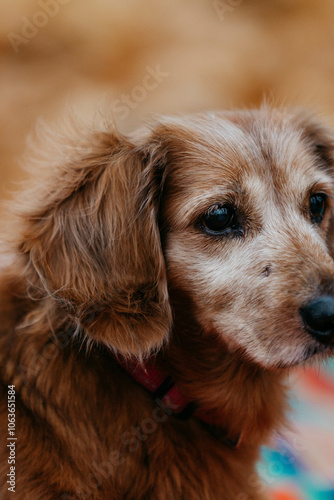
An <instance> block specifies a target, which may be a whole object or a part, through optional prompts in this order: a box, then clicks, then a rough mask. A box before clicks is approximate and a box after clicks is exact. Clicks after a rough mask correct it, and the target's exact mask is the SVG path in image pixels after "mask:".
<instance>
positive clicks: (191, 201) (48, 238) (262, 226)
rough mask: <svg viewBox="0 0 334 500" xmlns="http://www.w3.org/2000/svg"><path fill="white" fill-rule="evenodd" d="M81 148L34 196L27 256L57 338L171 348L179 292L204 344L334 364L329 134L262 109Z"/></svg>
mask: <svg viewBox="0 0 334 500" xmlns="http://www.w3.org/2000/svg"><path fill="white" fill-rule="evenodd" d="M80 140H81V139H80ZM81 142H82V140H81ZM72 143H73V144H74V147H73V148H72V150H68V149H66V151H67V152H68V151H69V153H68V155H67V156H66V161H65V163H64V159H62V158H61V159H60V162H59V164H58V167H56V168H55V169H54V171H53V173H51V174H49V172H48V173H47V177H48V178H47V179H44V180H43V179H42V180H41V182H40V184H36V187H35V190H34V191H33V194H32V195H31V194H29V195H28V208H27V207H26V206H24V207H23V210H21V212H22V219H23V229H22V231H21V241H19V244H18V251H19V253H20V254H21V255H22V256H23V258H24V263H25V266H26V268H25V269H26V272H27V273H28V281H29V283H30V284H31V290H29V294H30V295H31V294H32V293H35V295H36V294H37V298H38V299H40V298H43V297H44V298H45V299H47V301H46V302H45V303H48V304H50V303H51V306H52V307H53V309H52V310H54V309H56V312H55V314H56V317H59V315H60V313H59V310H60V311H63V313H64V314H65V316H64V318H65V319H64V320H63V323H62V324H61V327H63V326H62V325H63V324H64V322H65V324H69V321H70V322H74V325H75V327H76V329H77V331H78V330H82V329H84V330H85V332H86V333H87V338H90V339H94V340H95V341H97V342H102V343H104V344H106V345H107V346H109V347H111V348H112V349H113V350H114V351H116V352H120V353H122V354H123V355H135V356H138V357H141V356H143V355H145V354H146V353H148V352H151V350H152V349H154V348H157V347H160V346H161V344H162V343H163V342H164V341H166V340H167V341H168V339H169V337H170V331H171V324H172V314H171V307H170V302H169V292H170V293H173V291H175V290H177V291H178V293H181V294H184V296H186V297H188V298H189V299H190V302H191V305H192V307H191V309H190V310H189V314H192V315H193V316H194V317H195V319H196V321H197V323H198V324H199V328H200V329H201V330H202V332H203V333H204V334H205V333H206V332H207V333H210V336H211V334H215V335H216V336H217V337H218V339H219V342H221V345H222V346H224V349H226V347H227V348H228V349H230V350H232V351H233V350H236V349H237V350H240V349H241V350H242V351H243V352H244V354H245V355H246V356H247V357H248V358H250V359H251V360H252V361H253V362H256V363H258V364H260V365H262V366H263V367H267V368H272V367H284V366H292V365H295V364H298V363H301V362H303V361H305V360H307V359H308V358H310V357H312V356H313V355H314V354H316V353H320V352H327V353H333V347H332V346H333V342H334V341H333V332H334V327H333V323H334V262H333V259H332V256H331V252H332V249H333V242H332V238H333V235H332V230H331V228H332V226H333V223H332V219H333V196H334V186H333V178H334V174H333V172H334V160H333V158H334V155H333V149H334V148H333V140H332V138H331V136H330V134H329V132H327V130H326V129H325V128H323V127H321V126H320V125H318V124H317V123H316V122H313V121H312V120H310V119H308V118H304V117H302V116H299V115H291V116H290V115H287V114H283V113H280V112H275V111H270V110H267V109H262V110H260V111H254V112H233V113H225V114H215V115H214V114H206V115H202V116H193V117H189V118H180V119H166V120H160V121H159V122H158V123H157V124H155V125H154V126H152V127H151V129H149V130H143V131H142V132H140V133H138V134H137V136H135V137H134V138H132V139H131V140H130V139H126V138H125V137H123V136H121V135H119V134H117V133H115V131H107V132H97V133H95V134H94V135H93V136H91V135H89V136H88V138H87V139H86V141H85V142H83V143H80V147H78V146H77V143H76V142H75V141H72ZM71 151H72V152H71ZM49 157H50V155H49ZM49 157H48V158H49ZM51 157H52V156H51ZM161 236H162V237H161ZM175 296H176V295H175V294H174V297H175ZM49 309H50V307H49ZM48 314H50V313H49V312H48ZM66 315H67V316H66ZM179 334H180V332H179ZM219 342H218V345H219Z"/></svg>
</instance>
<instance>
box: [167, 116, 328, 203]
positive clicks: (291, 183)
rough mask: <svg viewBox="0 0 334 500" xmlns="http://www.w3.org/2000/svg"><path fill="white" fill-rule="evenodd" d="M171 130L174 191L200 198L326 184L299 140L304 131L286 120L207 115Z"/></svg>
mask: <svg viewBox="0 0 334 500" xmlns="http://www.w3.org/2000/svg"><path fill="white" fill-rule="evenodd" d="M175 127H176V128H179V131H178V132H179V133H178V145H177V147H176V146H175V149H176V150H177V149H178V152H177V154H174V162H173V168H172V169H171V177H172V182H173V181H174V182H173V184H174V190H173V191H175V190H176V191H182V192H183V193H184V194H187V193H188V194H192V195H196V194H198V195H199V194H200V193H203V194H205V193H206V192H208V191H209V190H219V189H232V190H233V189H236V190H240V189H241V190H242V189H244V188H246V189H247V186H249V185H252V186H255V185H257V186H259V185H260V184H262V185H263V187H264V188H265V189H275V190H280V191H282V193H283V192H284V193H298V192H302V191H304V190H305V189H307V188H309V186H310V185H312V184H316V183H320V182H328V181H329V179H328V177H327V175H326V174H325V172H322V171H321V170H320V169H319V168H318V167H317V161H316V157H315V155H312V152H311V151H310V148H309V147H308V145H307V144H306V143H305V142H304V141H303V138H302V130H301V129H299V128H298V127H297V126H296V125H295V124H294V123H293V121H291V120H289V119H288V118H287V117H284V116H279V117H275V119H272V118H268V116H261V114H258V115H257V114H255V113H254V115H250V114H247V115H242V114H241V115H238V114H237V113H236V114H232V115H229V116H227V117H225V116H222V117H221V116H219V115H218V116H217V115H214V114H210V115H203V116H201V117H198V118H196V119H193V120H189V122H186V123H184V122H183V123H178V124H176V125H175Z"/></svg>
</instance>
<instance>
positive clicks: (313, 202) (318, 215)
mask: <svg viewBox="0 0 334 500" xmlns="http://www.w3.org/2000/svg"><path fill="white" fill-rule="evenodd" d="M326 198H327V196H326V195H325V194H324V193H315V194H313V195H312V196H311V198H310V216H311V222H313V223H314V224H320V223H321V222H322V219H323V218H324V215H325V211H326Z"/></svg>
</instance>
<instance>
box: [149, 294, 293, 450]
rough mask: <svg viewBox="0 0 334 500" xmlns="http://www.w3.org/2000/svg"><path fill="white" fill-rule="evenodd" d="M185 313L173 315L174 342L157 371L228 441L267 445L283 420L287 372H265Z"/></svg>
mask: <svg viewBox="0 0 334 500" xmlns="http://www.w3.org/2000/svg"><path fill="white" fill-rule="evenodd" d="M181 307H182V304H181ZM187 310H188V309H187V308H184V309H183V314H182V313H181V311H179V314H176V315H175V317H176V318H178V319H177V321H176V323H175V325H174V331H173V333H172V338H171V341H170V342H169V344H168V347H167V348H166V349H165V351H164V352H163V353H161V354H160V355H159V356H158V358H157V366H158V368H161V369H162V370H163V371H164V372H165V373H168V374H169V375H170V376H171V377H172V378H173V380H174V381H175V383H176V385H177V387H178V389H179V390H180V392H181V394H183V395H184V396H185V397H186V399H187V400H188V401H193V402H195V403H196V405H197V406H198V407H199V409H200V410H202V411H204V412H207V413H209V414H210V419H211V420H212V421H213V422H214V423H215V425H217V426H219V427H221V428H223V429H225V430H226V432H227V436H228V438H229V439H231V440H232V441H235V440H236V438H238V436H240V435H241V436H242V439H243V440H244V441H245V442H250V443H254V444H255V443H258V442H263V441H264V440H265V439H266V437H267V436H268V435H269V434H270V433H271V432H272V430H273V429H275V428H276V429H277V428H279V427H280V425H281V423H282V422H283V420H284V412H285V409H286V386H285V383H284V381H285V374H284V372H279V371H274V370H267V369H263V368H261V367H260V366H258V365H256V364H255V363H252V362H250V361H249V360H247V359H246V358H245V356H244V355H243V354H242V353H241V352H231V351H230V350H229V349H228V348H227V347H226V346H225V345H224V343H223V341H222V340H221V339H219V337H218V336H217V335H216V334H214V333H211V334H210V333H207V332H201V328H200V327H199V325H198V324H197V323H196V322H195V320H193V319H192V318H191V317H189V316H187V314H186V313H185V311H187Z"/></svg>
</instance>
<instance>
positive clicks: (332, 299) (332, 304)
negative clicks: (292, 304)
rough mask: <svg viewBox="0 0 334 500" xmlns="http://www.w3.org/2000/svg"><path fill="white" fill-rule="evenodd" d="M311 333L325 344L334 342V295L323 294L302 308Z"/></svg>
mask: <svg viewBox="0 0 334 500" xmlns="http://www.w3.org/2000/svg"><path fill="white" fill-rule="evenodd" d="M300 314H301V317H302V318H303V320H304V323H305V326H306V327H307V329H308V331H309V333H310V334H311V335H312V336H313V337H314V338H316V339H317V340H318V341H319V342H322V343H323V344H330V343H332V342H334V296H331V295H322V296H320V297H318V298H316V299H313V300H311V301H310V302H308V303H307V304H306V305H305V306H303V307H301V308H300Z"/></svg>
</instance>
